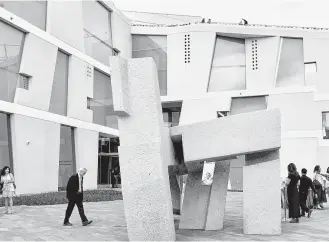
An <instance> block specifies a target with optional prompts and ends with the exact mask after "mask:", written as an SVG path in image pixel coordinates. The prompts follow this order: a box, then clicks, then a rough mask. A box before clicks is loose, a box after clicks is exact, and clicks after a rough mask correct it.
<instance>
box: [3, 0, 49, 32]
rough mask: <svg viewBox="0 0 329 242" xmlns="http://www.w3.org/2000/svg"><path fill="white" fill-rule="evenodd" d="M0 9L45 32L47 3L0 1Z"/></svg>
mask: <svg viewBox="0 0 329 242" xmlns="http://www.w3.org/2000/svg"><path fill="white" fill-rule="evenodd" d="M0 7H3V8H4V9H6V10H8V11H9V12H12V13H13V14H15V15H17V16H18V17H20V18H22V19H24V20H26V21H27V22H29V23H31V24H33V25H34V26H36V27H38V28H40V29H42V30H46V19H47V1H8V0H7V1H0Z"/></svg>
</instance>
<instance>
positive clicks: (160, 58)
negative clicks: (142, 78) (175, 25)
mask: <svg viewBox="0 0 329 242" xmlns="http://www.w3.org/2000/svg"><path fill="white" fill-rule="evenodd" d="M132 41H133V42H132V49H133V53H132V57H133V58H142V57H152V58H153V60H154V62H155V65H156V67H157V70H158V80H159V88H160V95H161V96H166V95H167V36H156V35H150V36H147V35H133V37H132Z"/></svg>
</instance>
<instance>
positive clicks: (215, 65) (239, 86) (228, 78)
mask: <svg viewBox="0 0 329 242" xmlns="http://www.w3.org/2000/svg"><path fill="white" fill-rule="evenodd" d="M244 89H246V53H245V40H244V39H236V38H229V37H222V36H218V37H217V39H216V47H215V52H214V58H213V62H212V68H211V73H210V81H209V88H208V92H219V91H229V90H244Z"/></svg>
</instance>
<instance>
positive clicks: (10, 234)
mask: <svg viewBox="0 0 329 242" xmlns="http://www.w3.org/2000/svg"><path fill="white" fill-rule="evenodd" d="M325 206H327V207H328V205H327V204H325ZM84 207H85V212H86V215H87V217H88V218H89V219H91V220H93V221H94V223H93V224H91V225H90V226H86V227H83V226H82V224H81V220H80V217H79V213H78V210H77V208H75V209H74V211H73V214H72V217H71V223H73V224H74V226H72V227H63V225H62V223H63V219H64V214H65V209H66V205H62V204H61V205H53V206H37V207H27V206H24V207H23V206H22V207H15V211H16V213H15V214H12V215H1V212H2V211H4V209H3V208H0V233H1V237H0V240H1V241H23V240H25V241H78V240H83V241H87V240H91V241H104V240H106V241H127V240H128V235H127V228H126V223H125V217H124V210H123V202H122V201H112V202H98V203H85V204H84ZM242 209H243V206H242V193H232V192H230V193H228V197H227V202H226V214H225V218H224V229H223V230H222V231H198V230H176V234H177V236H176V237H177V240H178V241H205V240H206V241H223V240H224V241H232V240H238V241H255V240H257V241H269V240H270V241H316V240H318V241H319V240H321V241H329V233H328V225H329V209H326V210H323V211H317V210H315V211H314V212H313V214H312V217H311V218H310V219H308V218H302V219H301V220H300V223H299V224H290V223H289V222H282V235H281V236H257V235H248V236H247V235H244V234H243V220H242V216H243V215H242V212H243V211H242ZM36 214H37V215H38V216H35V215H36ZM282 218H284V212H283V210H282ZM178 222H179V216H175V225H176V228H177V225H178Z"/></svg>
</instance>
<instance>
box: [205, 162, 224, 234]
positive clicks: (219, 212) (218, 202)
mask: <svg viewBox="0 0 329 242" xmlns="http://www.w3.org/2000/svg"><path fill="white" fill-rule="evenodd" d="M229 172H230V161H220V162H216V166H215V172H214V180H213V183H212V185H211V192H210V199H209V205H208V215H207V222H206V227H205V229H206V230H221V229H223V226H224V215H225V204H226V195H227V184H228V179H229Z"/></svg>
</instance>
